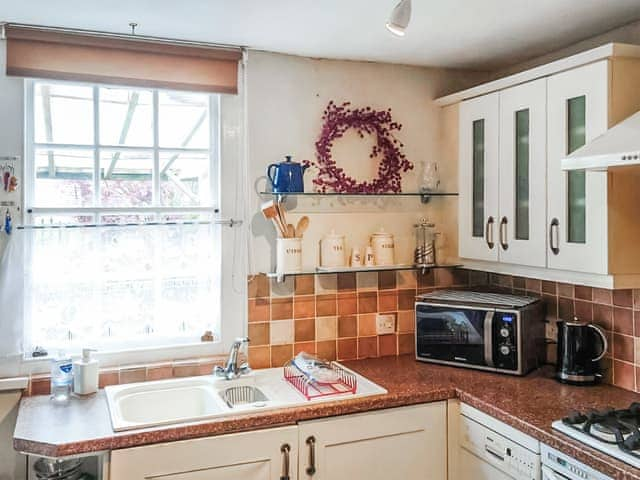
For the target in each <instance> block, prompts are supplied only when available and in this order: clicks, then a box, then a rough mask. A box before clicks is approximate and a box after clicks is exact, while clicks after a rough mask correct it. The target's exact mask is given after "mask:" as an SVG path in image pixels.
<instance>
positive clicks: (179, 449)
mask: <svg viewBox="0 0 640 480" xmlns="http://www.w3.org/2000/svg"><path fill="white" fill-rule="evenodd" d="M285 445H288V446H289V448H290V450H289V453H288V454H289V464H290V470H289V475H290V478H291V480H295V479H296V478H297V462H298V456H297V446H298V429H297V427H286V428H274V429H270V430H260V431H257V432H247V433H237V434H231V435H222V436H219V437H210V438H200V439H196V440H185V441H180V442H172V443H161V444H158V445H150V446H145V447H136V448H128V449H124V450H114V451H113V452H112V453H111V468H110V472H111V473H110V478H111V479H112V480H125V479H126V480H143V479H148V478H156V477H161V478H166V479H168V480H169V479H170V480H232V479H233V480H237V479H243V480H278V479H280V477H281V475H283V468H284V466H285V462H286V452H284V451H282V450H283V448H282V447H283V446H285Z"/></svg>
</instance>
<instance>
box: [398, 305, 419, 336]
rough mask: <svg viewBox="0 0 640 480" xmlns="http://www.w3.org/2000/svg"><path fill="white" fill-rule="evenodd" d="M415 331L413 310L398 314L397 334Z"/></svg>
mask: <svg viewBox="0 0 640 480" xmlns="http://www.w3.org/2000/svg"><path fill="white" fill-rule="evenodd" d="M415 329H416V314H415V312H414V311H413V310H407V311H400V312H398V332H401V333H408V332H414V331H415Z"/></svg>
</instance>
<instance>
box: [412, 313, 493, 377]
mask: <svg viewBox="0 0 640 480" xmlns="http://www.w3.org/2000/svg"><path fill="white" fill-rule="evenodd" d="M486 314H487V312H486V311H483V310H473V309H463V308H452V307H438V306H431V305H419V306H418V307H417V309H416V317H417V318H416V320H417V323H416V344H417V345H416V347H417V354H418V356H419V357H421V358H426V359H433V360H440V361H447V362H456V363H468V364H471V365H482V366H486V360H485V359H486V357H487V356H486V354H485V338H486V335H485V329H486V325H485V322H486Z"/></svg>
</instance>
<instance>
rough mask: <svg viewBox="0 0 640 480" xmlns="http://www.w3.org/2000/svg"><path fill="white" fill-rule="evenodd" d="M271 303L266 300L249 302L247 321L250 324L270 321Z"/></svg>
mask: <svg viewBox="0 0 640 480" xmlns="http://www.w3.org/2000/svg"><path fill="white" fill-rule="evenodd" d="M270 309H271V301H270V300H269V299H268V298H257V299H250V300H249V310H248V319H249V321H250V322H268V321H269V320H270V319H271V312H270Z"/></svg>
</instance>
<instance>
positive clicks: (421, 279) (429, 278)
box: [416, 269, 436, 288]
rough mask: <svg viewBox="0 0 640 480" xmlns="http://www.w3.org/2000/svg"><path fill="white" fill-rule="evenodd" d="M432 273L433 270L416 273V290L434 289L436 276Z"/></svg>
mask: <svg viewBox="0 0 640 480" xmlns="http://www.w3.org/2000/svg"><path fill="white" fill-rule="evenodd" d="M434 272H435V269H431V270H427V271H426V272H425V273H422V272H417V273H416V275H417V278H418V288H429V287H435V285H436V276H435V273H434Z"/></svg>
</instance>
